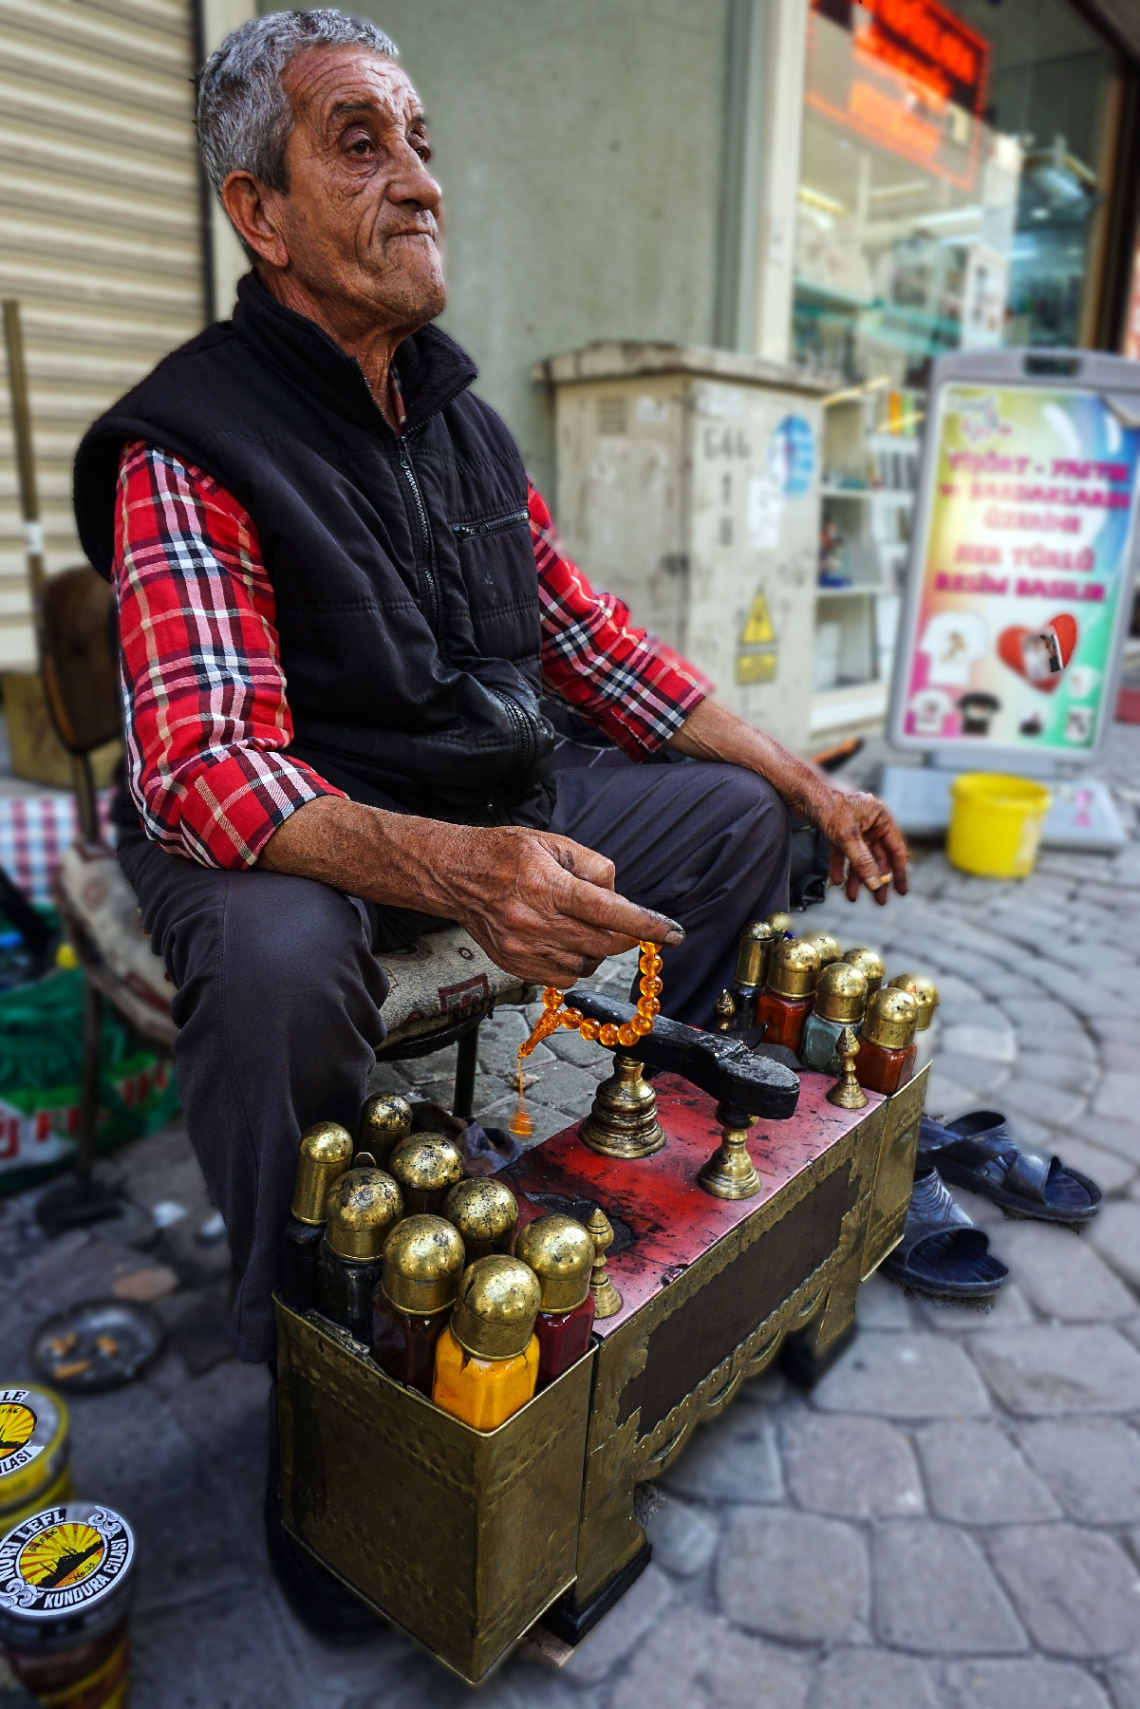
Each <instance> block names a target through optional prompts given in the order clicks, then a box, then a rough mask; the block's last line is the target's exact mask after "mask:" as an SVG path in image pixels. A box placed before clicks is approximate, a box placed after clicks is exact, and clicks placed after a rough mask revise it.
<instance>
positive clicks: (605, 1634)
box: [562, 1562, 673, 1685]
mask: <svg viewBox="0 0 1140 1709" xmlns="http://www.w3.org/2000/svg"><path fill="white" fill-rule="evenodd" d="M672 1600H673V1586H672V1585H671V1584H670V1582H669V1580H668V1578H667V1577H666V1576H665V1574H664V1573H663V1572H662V1571H661V1569H660V1568H659V1567H657V1566H656V1565H654V1564H653V1562H650V1564H649V1566H647V1567H646V1569H645V1571H644V1572H643V1573H642V1575H641V1577H640V1578H639V1579H637V1580H636V1581H635V1582H634V1583H633V1584H632V1585H630V1587H629V1589H628V1590H627V1591H626V1593H625V1595H624V1596H623V1597H622V1598H621V1600H620V1601H619V1602H617V1603H615V1604H614V1606H613V1608H611V1609H610V1611H609V1613H608V1614H606V1615H603V1617H602V1619H601V1620H599V1621H598V1624H597V1625H596V1626H595V1627H594V1629H593V1631H592V1632H588V1633H587V1634H586V1636H585V1637H584V1638H583V1639H582V1642H581V1643H580V1644H579V1645H578V1646H577V1648H576V1649H575V1651H574V1653H573V1655H572V1656H571V1657H570V1659H569V1661H568V1662H567V1663H566V1666H565V1667H564V1668H563V1670H562V1671H563V1673H564V1674H565V1675H566V1678H567V1679H573V1680H575V1681H577V1682H578V1683H580V1684H582V1685H596V1684H597V1683H598V1681H599V1680H602V1679H604V1678H605V1677H606V1675H607V1674H608V1673H609V1672H610V1670H611V1668H613V1667H614V1666H615V1665H616V1663H618V1662H619V1661H620V1660H621V1659H622V1657H623V1656H626V1655H628V1654H629V1652H630V1650H632V1648H633V1646H634V1645H635V1644H636V1643H637V1641H638V1639H639V1638H640V1637H641V1636H642V1635H643V1634H644V1633H645V1632H647V1631H648V1630H649V1628H650V1626H652V1625H653V1623H654V1621H655V1620H657V1619H658V1618H659V1617H660V1615H661V1614H662V1613H663V1611H664V1610H665V1609H666V1608H668V1606H669V1604H670V1603H671V1602H672Z"/></svg>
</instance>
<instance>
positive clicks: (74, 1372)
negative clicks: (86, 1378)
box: [53, 1359, 91, 1381]
mask: <svg viewBox="0 0 1140 1709" xmlns="http://www.w3.org/2000/svg"><path fill="white" fill-rule="evenodd" d="M90 1369H91V1360H90V1359H73V1360H72V1361H71V1363H70V1364H69V1365H57V1366H56V1367H55V1371H54V1372H53V1375H54V1376H55V1377H56V1378H58V1379H61V1380H64V1381H66V1379H67V1378H68V1377H81V1376H82V1375H83V1373H84V1371H89V1370H90Z"/></svg>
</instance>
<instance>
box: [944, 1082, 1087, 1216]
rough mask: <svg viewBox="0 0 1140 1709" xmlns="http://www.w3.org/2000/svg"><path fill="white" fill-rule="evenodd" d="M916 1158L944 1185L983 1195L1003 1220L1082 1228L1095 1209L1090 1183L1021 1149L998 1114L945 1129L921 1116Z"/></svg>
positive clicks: (982, 1113) (981, 1114)
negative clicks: (1026, 1219) (931, 1168)
mask: <svg viewBox="0 0 1140 1709" xmlns="http://www.w3.org/2000/svg"><path fill="white" fill-rule="evenodd" d="M918 1154H919V1157H920V1158H921V1159H922V1161H923V1162H925V1163H930V1164H932V1165H933V1166H934V1168H936V1169H937V1170H938V1173H939V1174H940V1175H941V1176H942V1178H943V1180H944V1181H949V1182H950V1183H951V1184H952V1185H953V1186H955V1187H965V1188H967V1189H968V1190H969V1191H970V1192H972V1193H983V1194H984V1195H985V1197H986V1198H987V1199H992V1200H993V1202H994V1204H995V1205H998V1206H1000V1207H1001V1209H1002V1210H1003V1211H1004V1212H1005V1213H1006V1215H1007V1216H1012V1217H1031V1218H1032V1219H1033V1220H1034V1221H1036V1222H1061V1223H1067V1224H1068V1225H1069V1226H1070V1227H1071V1228H1084V1227H1085V1225H1086V1224H1087V1223H1090V1222H1091V1221H1092V1219H1093V1217H1094V1216H1095V1215H1096V1213H1097V1211H1098V1210H1099V1209H1100V1199H1101V1192H1100V1188H1099V1187H1098V1186H1097V1184H1096V1182H1095V1181H1092V1180H1090V1179H1089V1177H1088V1176H1087V1175H1082V1174H1081V1173H1080V1171H1079V1170H1078V1169H1072V1168H1070V1167H1069V1166H1068V1164H1065V1163H1062V1162H1061V1159H1060V1158H1059V1157H1047V1156H1046V1155H1045V1154H1044V1152H1040V1151H1031V1150H1030V1149H1029V1147H1028V1146H1026V1145H1022V1144H1021V1142H1020V1141H1019V1140H1018V1138H1017V1136H1016V1134H1015V1133H1014V1132H1013V1129H1012V1127H1011V1126H1010V1124H1009V1122H1008V1121H1007V1120H1006V1118H1005V1116H1003V1115H1002V1114H1001V1112H1000V1110H972V1111H971V1112H970V1114H969V1115H966V1116H959V1117H958V1119H957V1121H952V1122H945V1123H942V1122H936V1121H932V1120H931V1118H930V1117H929V1116H923V1118H922V1130H921V1133H920V1136H919V1142H918Z"/></svg>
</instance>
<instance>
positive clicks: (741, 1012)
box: [732, 920, 778, 1031]
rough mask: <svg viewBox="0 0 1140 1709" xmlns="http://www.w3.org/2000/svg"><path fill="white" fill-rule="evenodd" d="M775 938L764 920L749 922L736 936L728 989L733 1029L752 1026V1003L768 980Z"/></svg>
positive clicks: (753, 1007)
mask: <svg viewBox="0 0 1140 1709" xmlns="http://www.w3.org/2000/svg"><path fill="white" fill-rule="evenodd" d="M777 937H778V934H777V932H776V929H775V927H774V926H770V925H769V924H768V922H767V920H753V921H751V922H750V924H749V925H747V926H745V928H744V930H743V931H742V932H741V934H740V947H739V948H738V950H737V952H736V975H735V977H734V979H733V989H732V994H733V995H734V996H735V1014H736V1027H737V1030H739V1031H743V1030H745V1029H746V1028H748V1027H750V1026H751V1025H752V1024H753V1016H754V1014H755V1011H756V999H757V997H758V996H759V994H760V992H761V991H762V990H763V988H764V981H765V980H766V979H767V977H768V962H769V959H770V957H771V954H772V945H773V944H774V943H775V942H776V941H777Z"/></svg>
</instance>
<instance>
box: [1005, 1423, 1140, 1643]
mask: <svg viewBox="0 0 1140 1709" xmlns="http://www.w3.org/2000/svg"><path fill="white" fill-rule="evenodd" d="M1017 1434H1018V1440H1019V1441H1020V1443H1021V1446H1022V1448H1023V1449H1024V1450H1025V1452H1026V1454H1027V1455H1028V1456H1029V1459H1030V1460H1031V1461H1032V1463H1033V1465H1034V1466H1035V1467H1036V1468H1037V1470H1038V1471H1039V1472H1040V1473H1041V1476H1042V1477H1043V1478H1044V1479H1045V1481H1046V1483H1048V1485H1049V1487H1050V1489H1051V1490H1052V1491H1053V1493H1054V1495H1055V1496H1056V1497H1057V1500H1058V1501H1059V1502H1060V1503H1061V1506H1062V1507H1063V1508H1064V1509H1065V1512H1066V1514H1067V1515H1068V1517H1069V1518H1070V1519H1078V1520H1081V1521H1083V1522H1084V1523H1085V1524H1086V1525H1129V1524H1134V1523H1136V1522H1138V1521H1140V1434H1138V1433H1137V1432H1136V1431H1135V1430H1133V1429H1131V1428H1130V1427H1129V1426H1128V1425H1127V1424H1125V1423H1124V1422H1123V1420H1121V1419H1117V1418H1063V1419H1061V1418H1059V1419H1048V1420H1046V1419H1042V1420H1041V1421H1040V1422H1038V1423H1036V1424H1026V1425H1023V1426H1022V1428H1021V1429H1020V1430H1019V1431H1018V1433H1017ZM998 1517H999V1516H998V1515H996V1514H995V1515H994V1518H995V1519H997V1518H998ZM1025 1517H1026V1518H1029V1517H1031V1516H1030V1515H1028V1514H1027V1515H1026V1516H1025ZM1137 1618H1138V1620H1140V1611H1138V1616H1137Z"/></svg>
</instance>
